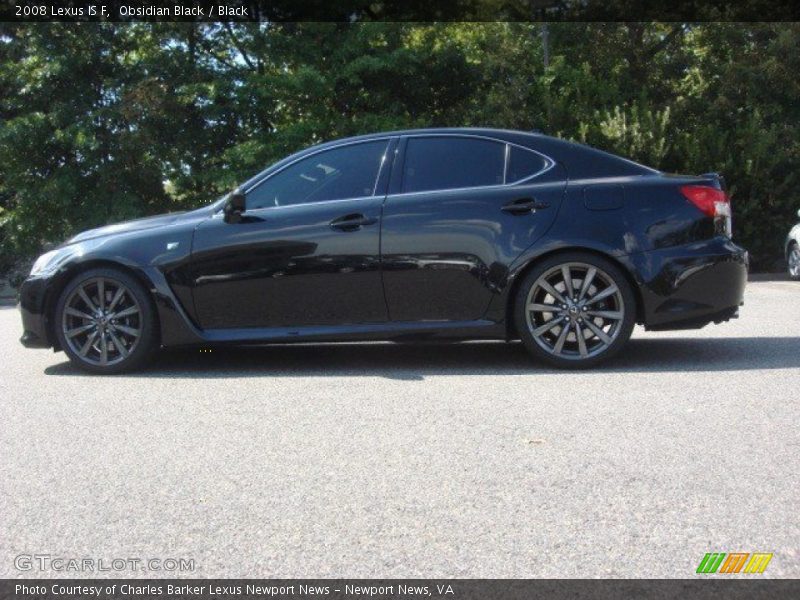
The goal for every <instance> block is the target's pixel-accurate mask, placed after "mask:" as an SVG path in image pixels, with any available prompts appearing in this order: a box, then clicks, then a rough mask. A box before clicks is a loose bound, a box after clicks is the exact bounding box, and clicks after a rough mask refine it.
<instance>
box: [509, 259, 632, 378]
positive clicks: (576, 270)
mask: <svg viewBox="0 0 800 600" xmlns="http://www.w3.org/2000/svg"><path fill="white" fill-rule="evenodd" d="M567 273H568V274H569V277H567V276H566V274H567ZM587 279H588V284H587ZM567 280H569V281H570V282H571V285H572V294H568V293H567V292H568V290H567V283H566V282H567ZM584 287H585V289H584ZM569 296H572V297H569ZM575 298H577V299H578V301H577V302H575ZM549 308H552V309H553V310H547V309H549ZM514 321H515V324H516V326H517V332H518V333H519V336H520V338H521V339H522V342H523V343H524V344H525V347H526V348H527V349H528V351H529V352H530V353H531V354H532V355H533V356H534V357H535V358H537V359H539V360H541V361H542V362H544V363H547V364H548V365H551V366H554V367H557V368H561V369H587V368H590V367H594V366H596V365H598V364H600V363H602V362H604V361H606V360H608V359H610V358H612V357H613V356H615V355H616V354H617V353H618V352H619V351H620V350H621V349H622V347H623V346H624V345H625V344H626V342H627V341H628V339H630V337H631V332H632V331H633V326H634V324H635V322H636V297H635V296H634V293H633V290H632V289H631V286H630V284H629V283H628V280H627V278H626V277H625V274H624V273H623V272H622V270H621V269H620V268H619V267H618V266H617V265H615V264H613V263H612V262H611V261H609V260H606V259H604V258H602V257H600V256H597V255H594V254H591V253H588V252H569V253H562V254H557V255H554V256H551V257H549V258H546V259H544V260H543V261H541V263H539V264H536V265H535V266H534V267H533V269H532V270H531V271H530V272H529V273H528V274H527V275H526V276H525V278H524V279H523V280H522V283H521V284H520V286H519V289H518V291H517V295H516V298H515V302H514ZM577 331H580V332H581V333H582V337H583V339H582V340H581V338H580V337H579V336H578V334H577Z"/></svg>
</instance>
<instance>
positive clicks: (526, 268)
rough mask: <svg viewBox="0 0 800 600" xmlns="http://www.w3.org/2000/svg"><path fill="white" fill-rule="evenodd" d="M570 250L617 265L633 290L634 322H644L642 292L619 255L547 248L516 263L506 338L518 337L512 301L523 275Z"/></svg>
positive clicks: (576, 248) (580, 248) (507, 308)
mask: <svg viewBox="0 0 800 600" xmlns="http://www.w3.org/2000/svg"><path fill="white" fill-rule="evenodd" d="M572 252H583V253H585V254H593V255H595V256H598V257H600V258H603V259H605V260H607V261H609V262H611V263H612V264H614V265H616V266H617V267H619V269H620V271H622V273H623V275H624V276H625V279H626V280H627V282H628V284H629V285H630V286H631V290H633V297H634V298H635V299H636V323H640V324H641V323H643V322H644V300H643V298H642V293H641V289H640V287H639V284H638V283H637V281H636V278H635V277H634V275H633V273H632V271H631V268H630V266H629V265H627V264H626V263H625V262H624V261H622V260H620V259H619V257H616V256H614V255H612V254H609V253H608V252H603V251H602V250H598V249H597V248H590V247H586V246H565V247H562V248H556V249H553V250H548V251H546V252H543V253H542V254H537V255H535V256H533V257H530V258H528V259H527V260H525V261H524V262H523V263H521V264H520V265H518V266H517V267H516V269H515V270H514V272H513V279H512V281H511V286H510V288H509V290H508V295H507V296H506V305H505V317H506V335H507V337H508V339H517V338H518V337H519V335H518V333H517V330H516V324H515V322H514V302H515V300H516V298H517V293H518V292H519V286H520V285H521V284H522V282H523V281H524V279H525V277H526V276H527V275H528V273H530V272H531V270H532V269H534V268H535V267H536V265H537V264H539V263H540V262H541V261H543V260H546V259H548V258H550V257H552V256H556V255H558V254H568V253H572Z"/></svg>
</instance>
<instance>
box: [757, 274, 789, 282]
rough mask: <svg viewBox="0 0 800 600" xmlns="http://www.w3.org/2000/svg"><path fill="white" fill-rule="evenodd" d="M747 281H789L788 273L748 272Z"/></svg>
mask: <svg viewBox="0 0 800 600" xmlns="http://www.w3.org/2000/svg"><path fill="white" fill-rule="evenodd" d="M747 281H791V279H789V274H788V273H749V274H748V275H747Z"/></svg>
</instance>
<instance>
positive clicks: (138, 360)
mask: <svg viewBox="0 0 800 600" xmlns="http://www.w3.org/2000/svg"><path fill="white" fill-rule="evenodd" d="M96 277H103V278H105V279H112V280H115V281H118V282H119V283H121V284H122V285H124V286H125V287H126V288H128V290H130V292H131V294H133V295H134V296H135V297H136V301H137V302H138V303H139V306H140V308H141V311H142V328H141V336H140V338H139V342H138V344H136V347H135V348H134V349H133V351H132V352H131V353H130V354H129V355H128V357H127V358H125V359H124V360H122V361H121V362H118V363H115V364H113V365H109V366H105V367H103V366H100V365H93V364H91V363H87V362H85V361H84V360H83V359H82V358H81V357H80V356H79V355H77V354H76V353H75V352H74V351H73V350H72V349H71V348H70V346H69V344H68V343H67V340H66V338H65V337H64V332H63V331H62V327H61V323H62V320H63V314H64V308H65V305H66V302H67V298H69V296H70V295H71V294H72V292H73V291H74V290H75V288H77V287H78V286H79V285H80V284H82V283H84V282H85V281H87V280H89V279H94V278H96ZM155 317H156V312H155V307H154V306H153V301H152V298H151V297H150V294H149V293H148V292H147V290H146V289H145V288H144V286H143V285H142V284H141V283H140V282H139V281H138V280H137V279H136V278H135V277H133V276H131V275H129V274H128V273H125V272H124V271H121V270H119V269H114V268H107V267H100V268H94V269H88V270H86V271H82V272H81V273H79V274H78V275H76V276H75V277H73V278H72V279H71V280H70V281H69V283H67V285H66V286H64V289H63V290H62V291H61V294H60V296H59V298H58V303H57V304H56V309H55V313H54V317H53V330H54V331H55V334H56V337H57V338H58V342H59V344H60V346H61V349H62V350H63V351H64V353H65V354H66V355H67V356H68V357H69V359H70V361H72V363H73V364H74V365H76V366H77V367H79V368H81V369H83V370H84V371H88V372H90V373H96V374H109V375H110V374H116V373H124V372H127V371H131V370H134V369H137V368H140V367H141V366H143V365H144V364H145V363H146V362H147V360H148V359H149V358H150V356H151V354H152V351H153V348H154V346H155V343H156V337H157V335H156V321H155Z"/></svg>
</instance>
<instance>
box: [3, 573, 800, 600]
mask: <svg viewBox="0 0 800 600" xmlns="http://www.w3.org/2000/svg"><path fill="white" fill-rule="evenodd" d="M125 586H128V588H127V589H128V590H129V589H130V587H131V586H135V588H136V591H138V592H139V593H123V592H124V591H125V590H126V587H125ZM169 586H173V587H179V588H180V591H177V592H173V593H169V592H170V589H169ZM248 586H251V587H250V588H248ZM348 586H351V587H348ZM401 586H406V587H405V588H402V587H401ZM71 588H76V589H75V590H74V593H72V590H71ZM253 588H260V590H262V591H260V592H259V591H255V590H254V589H253ZM353 588H356V589H357V590H359V591H358V592H353V591H352V590H353ZM312 589H313V590H315V593H309V590H312ZM31 590H33V591H31ZM270 590H274V592H273V591H270ZM409 590H413V593H412V592H410V591H409ZM98 591H99V593H97V592H98ZM426 592H427V593H426ZM797 597H800V580H797V579H761V578H760V576H747V575H744V576H741V577H740V578H737V579H729V578H722V577H719V576H703V577H702V578H700V577H698V578H697V579H605V580H598V579H564V580H558V579H407V580H402V579H380V580H379V579H306V580H302V579H262V580H258V579H217V580H212V579H191V580H188V579H172V580H170V579H132V580H131V579H128V580H123V579H119V580H114V579H62V580H53V579H19V580H12V579H3V580H0V598H2V599H3V600H6V599H13V600H79V599H80V600H87V599H90V598H92V599H96V600H123V599H124V600H140V599H145V598H147V599H148V600H177V599H179V598H180V599H183V598H191V599H193V600H212V599H213V600H252V599H255V598H269V599H271V600H276V599H277V600H295V599H304V600H305V599H317V598H325V599H327V600H334V599H336V600H339V599H347V600H389V599H394V600H406V599H408V600H417V599H419V598H433V599H443V600H472V599H475V600H489V599H513V600H517V599H519V600H523V599H524V600H528V599H530V598H547V599H548V600H559V599H561V598H564V599H567V598H569V599H571V600H581V599H590V598H591V599H593V600H603V599H606V598H608V599H609V600H610V599H614V600H617V599H622V598H637V599H647V598H654V599H655V598H658V599H673V598H674V599H676V600H694V599H700V598H719V599H720V600H722V599H724V600H740V599H741V600H774V599H775V598H797Z"/></svg>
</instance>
